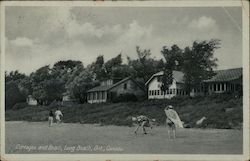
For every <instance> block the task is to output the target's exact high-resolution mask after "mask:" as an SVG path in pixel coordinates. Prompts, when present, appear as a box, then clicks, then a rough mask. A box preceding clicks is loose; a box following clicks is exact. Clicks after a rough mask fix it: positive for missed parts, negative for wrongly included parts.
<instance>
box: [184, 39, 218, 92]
mask: <svg viewBox="0 0 250 161" xmlns="http://www.w3.org/2000/svg"><path fill="white" fill-rule="evenodd" d="M219 45H220V41H219V40H217V39H212V40H210V41H201V42H197V41H195V42H194V43H193V46H192V47H191V48H190V47H186V48H185V50H184V63H183V72H184V80H185V88H186V90H187V91H188V92H190V90H191V89H192V88H198V87H200V85H201V83H202V81H203V80H206V79H209V78H211V77H212V76H213V75H214V71H213V68H215V67H217V59H216V58H214V51H215V49H218V48H219Z"/></svg>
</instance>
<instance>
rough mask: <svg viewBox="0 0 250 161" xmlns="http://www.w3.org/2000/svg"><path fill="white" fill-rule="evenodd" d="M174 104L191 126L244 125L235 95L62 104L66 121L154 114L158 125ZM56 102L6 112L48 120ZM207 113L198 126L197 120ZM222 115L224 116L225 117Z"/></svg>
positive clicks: (14, 117) (113, 120) (117, 120)
mask: <svg viewBox="0 0 250 161" xmlns="http://www.w3.org/2000/svg"><path fill="white" fill-rule="evenodd" d="M167 104H171V105H173V106H174V108H175V110H176V111H177V112H178V113H179V115H180V118H181V120H182V121H184V122H185V124H186V125H187V126H189V127H191V128H193V127H200V128H218V129H236V128H237V129H240V128H241V127H242V120H243V119H242V118H243V112H242V104H243V103H242V98H235V97H233V96H232V95H211V96H208V97H196V98H173V99H171V100H166V101H163V100H146V101H143V102H121V103H103V104H87V103H85V104H76V105H71V106H63V107H60V109H61V111H62V112H63V114H64V118H63V121H64V122H66V123H84V124H86V123H87V124H92V123H98V124H102V125H118V126H132V121H131V116H137V115H146V116H148V117H150V118H155V119H156V120H157V123H158V124H159V125H163V124H164V122H165V119H166V116H165V113H164V111H163V110H164V108H165V106H166V105H167ZM51 109H52V110H53V111H55V106H53V105H51V106H27V107H24V108H22V109H17V110H15V109H12V110H7V111H6V112H5V116H6V121H34V122H38V121H46V120H47V118H48V113H49V110H51ZM202 117H206V118H207V119H206V120H205V121H204V122H203V123H202V124H201V125H199V126H197V125H196V121H197V120H199V119H201V118H202ZM222 118H223V119H222Z"/></svg>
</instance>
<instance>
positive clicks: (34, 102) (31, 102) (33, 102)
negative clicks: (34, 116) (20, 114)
mask: <svg viewBox="0 0 250 161" xmlns="http://www.w3.org/2000/svg"><path fill="white" fill-rule="evenodd" d="M26 102H27V104H28V105H31V106H36V105H37V100H36V99H35V98H34V97H32V95H28V97H27V99H26Z"/></svg>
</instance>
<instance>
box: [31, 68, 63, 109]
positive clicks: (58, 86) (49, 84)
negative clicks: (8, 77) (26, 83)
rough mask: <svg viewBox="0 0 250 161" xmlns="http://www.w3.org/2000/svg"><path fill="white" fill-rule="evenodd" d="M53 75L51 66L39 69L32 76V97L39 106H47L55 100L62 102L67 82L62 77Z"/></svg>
mask: <svg viewBox="0 0 250 161" xmlns="http://www.w3.org/2000/svg"><path fill="white" fill-rule="evenodd" d="M53 74H54V75H52V70H51V69H50V68H49V66H48V65H47V66H44V67H41V68H39V69H38V70H37V71H36V72H34V73H32V74H31V75H30V80H31V87H32V89H33V90H32V96H33V97H34V98H35V99H37V101H38V103H39V104H42V105H47V104H48V103H50V102H52V101H54V100H61V98H62V93H63V92H64V91H65V82H64V80H63V79H61V78H60V77H56V76H55V73H53Z"/></svg>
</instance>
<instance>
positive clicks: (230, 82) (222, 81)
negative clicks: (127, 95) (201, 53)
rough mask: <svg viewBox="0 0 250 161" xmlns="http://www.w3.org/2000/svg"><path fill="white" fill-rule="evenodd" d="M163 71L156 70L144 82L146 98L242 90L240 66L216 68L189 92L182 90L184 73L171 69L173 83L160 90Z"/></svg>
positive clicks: (193, 95)
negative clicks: (209, 76) (224, 68)
mask: <svg viewBox="0 0 250 161" xmlns="http://www.w3.org/2000/svg"><path fill="white" fill-rule="evenodd" d="M162 76H163V71H161V72H158V73H156V74H154V75H152V76H151V77H150V79H149V80H148V81H147V82H146V85H147V87H148V99H163V98H168V99H170V98H172V97H175V96H191V97H195V96H202V95H205V94H214V93H216V94H220V93H225V92H231V93H240V92H242V68H235V69H226V70H217V71H215V75H214V76H213V77H212V78H211V79H208V80H205V81H203V82H202V84H201V86H200V87H199V88H196V89H191V91H190V93H188V92H187V91H185V90H184V73H183V72H180V71H173V83H172V85H171V86H170V88H169V90H168V91H166V93H165V96H164V92H163V91H161V81H160V79H161V77H162Z"/></svg>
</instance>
